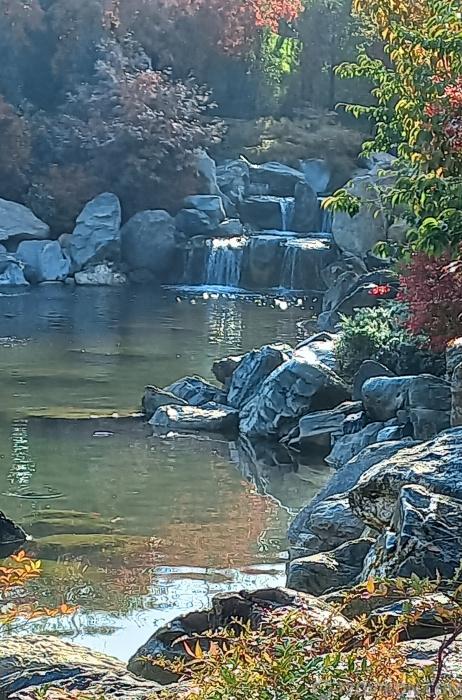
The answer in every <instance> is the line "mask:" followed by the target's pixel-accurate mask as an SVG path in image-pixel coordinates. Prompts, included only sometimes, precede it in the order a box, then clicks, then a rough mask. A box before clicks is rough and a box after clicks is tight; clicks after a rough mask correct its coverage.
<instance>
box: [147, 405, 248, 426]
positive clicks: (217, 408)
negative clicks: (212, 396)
mask: <svg viewBox="0 0 462 700" xmlns="http://www.w3.org/2000/svg"><path fill="white" fill-rule="evenodd" d="M238 421H239V414H238V412H237V411H236V410H234V409H233V408H230V407H229V406H222V405H220V404H214V403H212V402H211V403H209V404H205V405H204V406H201V407H199V406H172V405H167V406H161V407H160V408H158V409H157V410H156V412H155V413H154V415H153V417H152V418H151V420H150V421H149V423H150V425H152V426H153V427H154V428H155V429H156V430H157V431H159V432H163V433H165V432H170V431H184V432H194V431H201V432H208V433H228V434H233V433H236V432H237V426H238Z"/></svg>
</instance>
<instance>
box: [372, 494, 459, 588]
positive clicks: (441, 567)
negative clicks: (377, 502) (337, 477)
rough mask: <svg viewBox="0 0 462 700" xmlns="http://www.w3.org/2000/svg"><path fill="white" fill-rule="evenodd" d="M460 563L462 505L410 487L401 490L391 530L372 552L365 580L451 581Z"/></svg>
mask: <svg viewBox="0 0 462 700" xmlns="http://www.w3.org/2000/svg"><path fill="white" fill-rule="evenodd" d="M380 520H381V521H382V520H383V518H381V519H380ZM461 559H462V501H460V500H459V499H456V498H451V497H449V496H442V495H440V494H435V493H432V492H431V491H429V490H428V489H426V488H424V487H422V486H415V485H412V486H411V485H409V486H404V487H403V488H402V489H401V491H400V493H399V496H398V499H397V504H396V507H395V510H394V513H393V516H392V520H391V523H390V526H389V527H388V528H387V529H386V530H385V531H384V532H383V534H382V535H381V536H380V537H379V538H378V540H377V541H376V542H375V544H374V546H373V548H372V549H371V551H370V553H369V555H368V557H367V559H366V562H365V564H364V570H363V573H362V578H363V580H366V579H367V578H368V577H369V576H378V577H381V576H383V577H385V578H397V577H402V578H410V577H411V576H412V575H413V574H415V575H416V576H418V577H419V578H422V579H425V578H429V579H430V580H435V579H436V578H437V577H438V575H440V576H441V577H442V578H443V579H446V580H448V579H452V578H453V577H454V575H455V573H456V571H458V570H459V567H460V562H461Z"/></svg>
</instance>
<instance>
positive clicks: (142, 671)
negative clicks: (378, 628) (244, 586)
mask: <svg viewBox="0 0 462 700" xmlns="http://www.w3.org/2000/svg"><path fill="white" fill-rule="evenodd" d="M299 607H303V610H304V613H305V615H306V617H307V618H308V619H311V620H313V622H317V623H318V624H320V623H322V622H323V621H325V622H326V623H328V624H329V625H330V627H331V629H333V630H338V631H340V630H345V631H347V630H348V629H349V627H350V624H349V623H348V622H347V620H346V619H345V618H344V617H343V616H342V615H340V614H339V613H337V612H336V611H335V610H334V609H333V608H332V607H331V606H330V605H328V604H327V603H324V602H323V601H321V600H318V599H317V598H314V597H313V596H309V595H306V594H303V593H296V592H295V591H290V590H288V589H284V588H273V589H272V588H269V589H264V590H257V591H250V592H249V591H240V592H239V593H237V592H236V593H234V592H231V593H221V594H218V595H216V596H214V598H213V600H212V607H211V608H210V609H208V610H202V611H200V612H191V613H188V614H186V615H180V616H179V617H176V618H175V619H174V620H172V621H171V622H170V623H169V624H167V625H165V627H161V628H160V629H159V630H157V631H156V632H154V634H153V635H152V636H151V637H150V638H149V639H148V641H147V642H146V643H145V644H143V646H142V647H140V649H138V651H137V652H136V653H135V654H134V655H133V656H132V658H131V659H130V661H129V662H128V668H129V670H130V671H132V672H133V673H135V674H136V675H138V676H141V677H142V678H147V679H149V680H155V681H157V682H159V683H164V684H167V683H171V682H172V681H175V680H177V679H178V676H177V675H176V674H173V673H172V672H171V671H170V670H168V671H166V669H165V668H164V664H163V663H162V662H161V663H160V664H158V663H156V661H157V660H158V659H159V658H160V659H162V658H167V659H169V660H171V661H175V660H188V659H190V658H191V657H190V655H188V653H187V651H186V649H185V643H186V644H188V646H190V647H193V648H194V647H195V645H196V644H197V643H198V644H199V645H200V646H201V648H202V649H204V650H207V649H209V647H210V644H211V643H212V641H216V642H217V643H218V644H220V638H221V639H222V634H221V635H220V632H222V630H223V629H224V628H225V629H226V628H230V629H231V630H233V631H234V633H235V634H239V633H240V632H241V631H242V629H243V625H249V626H250V627H251V628H252V629H258V628H259V627H260V626H261V625H262V624H263V623H264V624H265V625H266V624H269V625H271V615H272V614H273V613H275V614H277V617H278V619H279V620H280V619H281V614H282V613H283V611H287V614H290V613H291V612H293V611H294V610H296V609H297V608H299ZM214 632H215V633H217V634H215V635H214Z"/></svg>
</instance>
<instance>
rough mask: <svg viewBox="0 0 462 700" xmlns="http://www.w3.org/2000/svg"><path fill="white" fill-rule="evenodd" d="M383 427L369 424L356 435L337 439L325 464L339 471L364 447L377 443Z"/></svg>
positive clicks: (379, 424)
mask: <svg viewBox="0 0 462 700" xmlns="http://www.w3.org/2000/svg"><path fill="white" fill-rule="evenodd" d="M384 427H385V423H369V425H366V427H365V428H363V429H362V430H360V431H359V432H357V433H353V434H346V435H341V436H340V437H337V438H336V439H335V442H334V444H333V447H332V450H331V451H330V453H329V454H328V455H327V457H326V462H327V464H329V465H330V466H332V467H334V468H335V469H340V468H341V467H343V466H344V465H345V464H346V463H347V462H349V460H350V459H353V457H355V456H356V455H358V454H360V452H362V450H364V448H365V447H369V445H373V444H374V443H375V442H377V437H378V435H379V433H380V432H381V431H382V430H383V428H384Z"/></svg>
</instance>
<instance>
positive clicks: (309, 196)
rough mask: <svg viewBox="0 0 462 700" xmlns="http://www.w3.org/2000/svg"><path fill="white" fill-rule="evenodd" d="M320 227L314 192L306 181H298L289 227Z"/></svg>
mask: <svg viewBox="0 0 462 700" xmlns="http://www.w3.org/2000/svg"><path fill="white" fill-rule="evenodd" d="M320 228H321V210H320V208H319V202H318V197H317V195H316V192H315V191H314V190H313V189H312V187H311V185H309V184H308V183H307V182H298V183H297V184H296V186H295V205H294V215H293V220H292V225H291V229H292V230H293V231H298V232H302V233H303V232H305V231H319V230H320ZM313 288H315V287H313Z"/></svg>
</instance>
